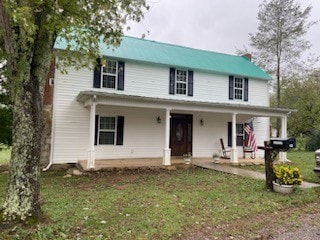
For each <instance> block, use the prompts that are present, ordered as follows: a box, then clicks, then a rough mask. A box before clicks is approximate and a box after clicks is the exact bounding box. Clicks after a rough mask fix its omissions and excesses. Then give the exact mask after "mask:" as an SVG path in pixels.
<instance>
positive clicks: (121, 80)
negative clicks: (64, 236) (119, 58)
mask: <svg viewBox="0 0 320 240" xmlns="http://www.w3.org/2000/svg"><path fill="white" fill-rule="evenodd" d="M118 90H124V62H119V63H118Z"/></svg>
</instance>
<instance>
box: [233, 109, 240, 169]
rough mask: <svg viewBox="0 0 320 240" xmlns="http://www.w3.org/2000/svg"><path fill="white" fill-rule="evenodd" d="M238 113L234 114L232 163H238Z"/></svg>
mask: <svg viewBox="0 0 320 240" xmlns="http://www.w3.org/2000/svg"><path fill="white" fill-rule="evenodd" d="M236 130H237V113H233V114H232V147H231V162H232V163H238V162H239V161H238V149H237V132H236Z"/></svg>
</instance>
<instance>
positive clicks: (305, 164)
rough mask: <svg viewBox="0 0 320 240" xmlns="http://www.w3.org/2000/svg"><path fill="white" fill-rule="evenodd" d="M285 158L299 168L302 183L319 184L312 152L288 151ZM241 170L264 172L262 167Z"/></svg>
mask: <svg viewBox="0 0 320 240" xmlns="http://www.w3.org/2000/svg"><path fill="white" fill-rule="evenodd" d="M287 158H288V159H289V160H291V161H292V163H291V164H292V165H294V166H297V167H299V169H300V170H301V175H302V177H303V180H304V181H307V182H314V183H320V178H319V177H318V176H317V175H315V173H314V172H313V169H314V168H315V166H316V162H315V156H314V152H308V151H289V152H288V153H287ZM242 168H246V169H248V170H252V171H257V172H265V167H264V166H246V167H242Z"/></svg>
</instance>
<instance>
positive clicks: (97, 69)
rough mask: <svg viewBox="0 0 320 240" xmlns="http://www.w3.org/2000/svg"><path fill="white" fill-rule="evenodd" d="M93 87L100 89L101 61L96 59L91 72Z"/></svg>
mask: <svg viewBox="0 0 320 240" xmlns="http://www.w3.org/2000/svg"><path fill="white" fill-rule="evenodd" d="M93 87H94V88H101V60H100V58H97V64H96V66H95V67H94V70H93Z"/></svg>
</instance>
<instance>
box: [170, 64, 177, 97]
mask: <svg viewBox="0 0 320 240" xmlns="http://www.w3.org/2000/svg"><path fill="white" fill-rule="evenodd" d="M175 78H176V69H174V68H170V73H169V94H174V88H175Z"/></svg>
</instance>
